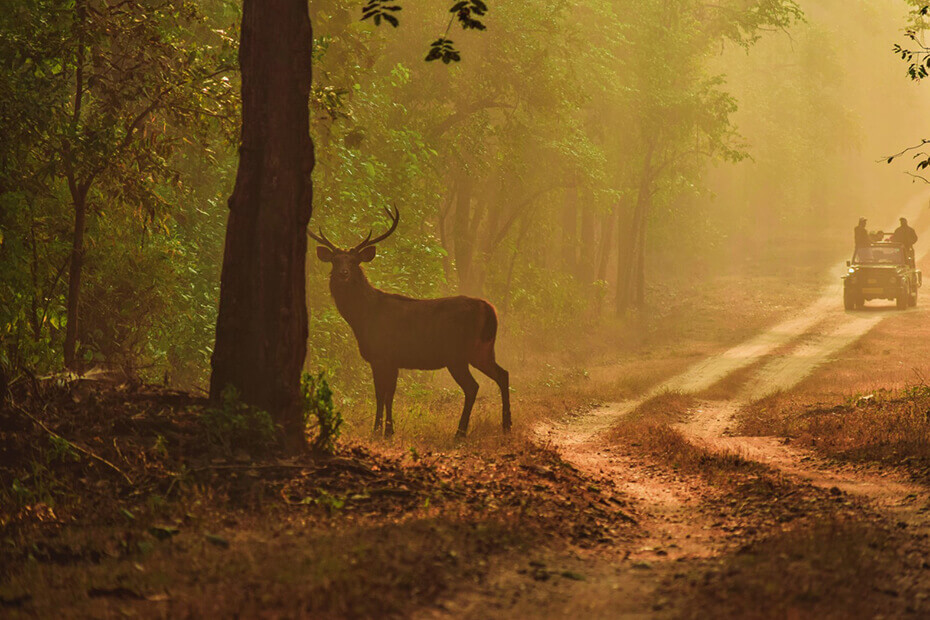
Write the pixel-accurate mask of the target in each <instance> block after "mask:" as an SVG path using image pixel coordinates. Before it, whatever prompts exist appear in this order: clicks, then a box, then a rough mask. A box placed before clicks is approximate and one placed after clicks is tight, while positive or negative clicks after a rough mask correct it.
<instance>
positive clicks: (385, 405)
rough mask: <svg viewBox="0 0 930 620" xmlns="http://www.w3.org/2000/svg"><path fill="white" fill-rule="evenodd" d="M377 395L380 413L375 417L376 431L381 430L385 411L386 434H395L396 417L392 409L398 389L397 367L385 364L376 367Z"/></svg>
mask: <svg viewBox="0 0 930 620" xmlns="http://www.w3.org/2000/svg"><path fill="white" fill-rule="evenodd" d="M374 377H375V395H376V397H377V399H378V413H377V418H376V419H375V432H378V431H380V430H381V412H382V410H384V411H385V419H384V436H385V437H390V436H391V435H393V434H394V419H393V418H392V415H391V414H392V410H393V406H394V392H395V391H396V390H397V369H396V368H391V367H385V366H378V367H376V368H374Z"/></svg>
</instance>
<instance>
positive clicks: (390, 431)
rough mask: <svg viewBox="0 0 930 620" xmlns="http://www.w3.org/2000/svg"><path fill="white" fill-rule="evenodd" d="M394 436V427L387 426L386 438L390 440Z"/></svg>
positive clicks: (385, 428) (385, 430)
mask: <svg viewBox="0 0 930 620" xmlns="http://www.w3.org/2000/svg"><path fill="white" fill-rule="evenodd" d="M393 436H394V427H393V426H385V427H384V438H385V439H390V438H391V437H393Z"/></svg>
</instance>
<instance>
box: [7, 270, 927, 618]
mask: <svg viewBox="0 0 930 620" xmlns="http://www.w3.org/2000/svg"><path fill="white" fill-rule="evenodd" d="M923 266H924V267H925V268H926V267H928V266H930V265H928V264H926V263H925V264H924V265H923ZM840 272H841V269H839V268H834V269H832V270H831V271H830V272H829V273H824V272H821V273H818V272H817V271H816V270H813V269H810V270H805V271H803V272H795V273H794V274H793V275H794V276H795V277H793V278H788V279H786V280H784V283H785V285H784V286H778V285H777V284H778V279H776V278H773V277H772V276H770V275H767V274H765V273H760V274H755V275H751V276H750V275H747V274H745V273H741V274H732V273H731V274H723V275H721V276H720V277H717V278H715V279H713V280H712V281H710V280H709V281H708V282H710V283H709V284H708V286H707V287H706V288H704V289H703V290H701V291H694V292H693V295H701V296H702V300H701V301H702V303H697V306H695V302H696V300H695V299H693V298H692V299H686V300H684V301H682V302H681V306H680V308H676V307H674V306H673V307H671V308H670V309H669V310H668V311H667V312H666V313H665V314H664V315H661V316H657V317H655V318H654V319H653V322H651V323H650V324H649V325H648V326H646V327H645V328H644V329H641V330H639V332H640V333H638V335H636V336H635V338H634V336H633V335H631V334H629V333H627V334H626V335H625V337H628V338H630V339H631V340H635V341H633V342H627V343H625V344H626V346H625V351H626V353H625V355H623V356H620V357H610V356H609V355H604V356H602V357H600V358H596V359H597V361H596V362H594V363H590V364H581V362H580V361H578V360H564V361H562V362H559V361H557V360H554V359H551V360H548V361H545V362H538V363H535V364H534V363H530V362H527V363H523V364H520V366H521V368H515V369H513V372H512V375H513V376H515V377H516V378H517V380H516V381H514V383H515V385H517V386H518V388H517V390H518V391H516V392H515V393H514V405H515V412H519V413H517V414H516V415H518V416H519V417H517V418H516V419H517V421H518V428H517V429H515V432H514V433H512V435H511V436H502V435H501V433H500V431H499V430H498V428H499V427H498V425H499V422H498V421H497V420H498V418H497V416H498V415H499V409H498V408H497V406H495V405H496V403H499V401H497V400H496V398H494V393H493V392H492V391H491V390H490V389H487V388H486V387H485V386H484V385H483V389H484V393H485V397H484V398H483V400H482V403H481V406H480V407H479V410H478V411H476V414H477V415H476V424H475V427H474V430H473V432H472V434H471V435H470V438H469V440H468V442H467V443H465V444H455V443H453V442H452V440H451V435H452V428H453V427H454V421H455V416H456V411H455V410H456V409H457V407H458V406H459V403H458V396H457V395H456V394H454V393H452V392H448V391H447V390H446V389H445V388H442V386H440V389H438V390H436V391H437V392H438V393H439V394H440V396H439V397H437V398H436V399H435V400H433V401H430V402H429V403H428V404H427V405H426V406H423V405H419V407H420V410H422V411H426V412H428V413H431V414H432V420H431V419H430V418H429V417H428V416H426V415H419V414H418V415H411V416H409V417H407V418H404V417H401V415H398V430H399V432H398V435H397V436H396V437H395V439H394V440H393V441H391V442H383V441H378V440H372V439H371V438H368V437H364V432H365V431H364V427H363V423H364V422H365V421H367V418H365V419H363V418H361V417H359V419H358V420H354V419H352V418H350V423H352V424H353V426H352V427H350V433H349V439H348V440H346V441H345V442H344V443H342V444H341V445H340V448H339V452H338V454H337V456H335V457H331V458H311V457H309V456H304V457H296V458H289V459H283V458H281V457H280V456H277V455H276V454H275V453H274V452H273V450H271V449H270V448H269V447H268V446H267V445H265V444H263V443H262V442H261V441H260V440H259V439H260V437H261V432H260V431H261V428H260V421H258V422H256V421H255V420H253V419H251V418H249V417H248V415H247V414H246V413H245V412H244V411H242V410H240V409H238V408H236V407H235V406H234V405H230V406H229V407H226V408H225V409H222V410H215V409H210V408H209V407H208V406H207V404H206V403H205V402H203V401H202V400H200V399H197V398H193V397H191V396H189V395H187V394H183V393H178V392H173V391H170V390H166V389H157V388H139V387H135V386H129V385H123V384H120V383H119V382H118V381H117V382H114V381H111V380H110V378H109V377H107V376H105V375H101V376H99V377H88V378H85V379H80V380H76V379H73V378H65V377H60V378H53V379H47V380H39V379H36V380H35V381H23V382H21V383H20V384H19V385H18V386H16V390H15V394H14V403H13V404H12V405H8V406H6V407H4V408H2V409H0V483H2V485H0V615H4V616H7V615H8V616H11V617H20V616H21V617H26V616H28V617H35V616H40V617H52V616H54V617H59V616H61V615H67V616H76V617H122V616H142V617H171V618H174V617H227V616H236V617H256V616H259V617H322V618H341V617H366V618H367V617H372V618H374V617H384V616H395V617H415V618H452V617H455V618H504V617H507V618H535V617H548V618H563V617H564V618H569V617H578V616H579V615H581V616H583V617H586V618H588V617H590V618H597V617H602V618H617V617H630V618H639V617H643V618H646V617H656V618H666V617H667V618H699V617H701V618H703V617H708V616H713V617H719V618H776V617H777V618H785V617H787V618H829V617H835V618H859V617H863V618H865V617H868V618H874V617H885V618H895V617H908V616H913V617H927V616H928V615H930V561H928V559H927V558H930V537H928V535H930V487H928V486H927V485H928V482H930V419H928V415H927V412H928V411H930V388H927V386H926V385H925V381H924V377H925V375H926V373H928V372H930V338H928V336H930V321H928V313H930V309H928V308H927V307H926V306H925V305H922V304H918V306H917V308H914V309H910V310H907V311H903V312H901V311H895V310H893V309H892V308H891V307H889V306H888V305H887V304H882V303H880V302H875V303H874V304H873V305H872V306H871V307H869V308H868V309H867V310H865V311H862V312H855V313H846V312H844V311H842V310H841V301H842V300H841V295H840V291H839V289H838V288H837V286H836V285H835V282H836V279H837V276H838V274H839V273H840ZM789 280H790V282H789ZM831 281H832V282H833V284H832V285H831V284H829V283H830V282H831ZM694 307H700V308H702V309H703V310H702V311H698V312H696V313H694V312H692V311H689V308H694ZM702 312H704V313H703V314H702ZM689 313H690V314H691V318H693V322H692V323H690V324H689V322H688V320H687V318H688V317H687V316H684V315H688V314H689ZM644 334H645V335H644ZM604 348H605V351H606V350H608V349H609V348H610V347H609V346H605V347H604ZM555 368H561V370H560V371H556V370H555ZM531 377H535V379H532V380H531ZM520 379H525V380H523V381H520ZM488 394H490V396H488ZM403 404H404V403H403V401H402V403H401V406H398V408H397V411H403V410H404V408H403V406H402V405H403ZM406 404H408V405H409V404H410V403H406ZM418 411H419V410H418ZM359 415H360V416H361V414H359ZM437 419H441V420H442V423H441V424H438V425H437V424H436V423H435V421H436V420H437ZM256 424H258V425H259V426H255V425H256ZM437 426H439V427H440V428H438V429H437V428H436V427H437ZM446 426H448V428H446ZM445 431H448V433H447V432H445Z"/></svg>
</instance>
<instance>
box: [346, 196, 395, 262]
mask: <svg viewBox="0 0 930 620" xmlns="http://www.w3.org/2000/svg"><path fill="white" fill-rule="evenodd" d="M384 210H385V212H387V214H388V217H389V218H391V227H390V228H388V231H387V232H386V233H384V234H383V235H379V236H377V237H375V238H374V239H372V238H371V232H369V233H368V236H367V237H365V240H364V241H362V242H361V243H359V244H358V245H357V246H355V247H354V248H352V251H353V252H358V251H360V250H362V249H364V248H366V247H368V246H370V245H375V244H377V243H381V242H382V241H384V240H385V239H387V238H388V237H390V236H391V234H392V233H393V232H394V231H395V230H397V224H398V222H400V210H399V209H398V208H397V205H394V212H393V213H391V210H390V209H388V208H387V207H385V208H384Z"/></svg>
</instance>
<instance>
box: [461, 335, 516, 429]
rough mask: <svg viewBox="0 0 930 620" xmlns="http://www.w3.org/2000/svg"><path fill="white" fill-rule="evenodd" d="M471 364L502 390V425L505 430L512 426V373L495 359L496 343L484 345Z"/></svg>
mask: <svg viewBox="0 0 930 620" xmlns="http://www.w3.org/2000/svg"><path fill="white" fill-rule="evenodd" d="M471 365H472V366H474V367H475V368H477V369H478V370H480V371H481V372H483V373H484V374H486V375H487V376H488V377H490V378H491V380H493V381H494V383H496V384H497V387H499V388H500V390H501V408H502V413H501V417H502V425H503V427H504V430H505V431H509V430H510V427H511V421H510V373H508V372H507V371H506V370H504V369H503V368H501V366H500V365H499V364H498V363H497V361H495V359H494V343H493V342H491V343H487V344H486V345H483V346H482V349H481V350H480V351H478V354H477V355H476V356H475V357H474V358H473V359H472V361H471Z"/></svg>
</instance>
